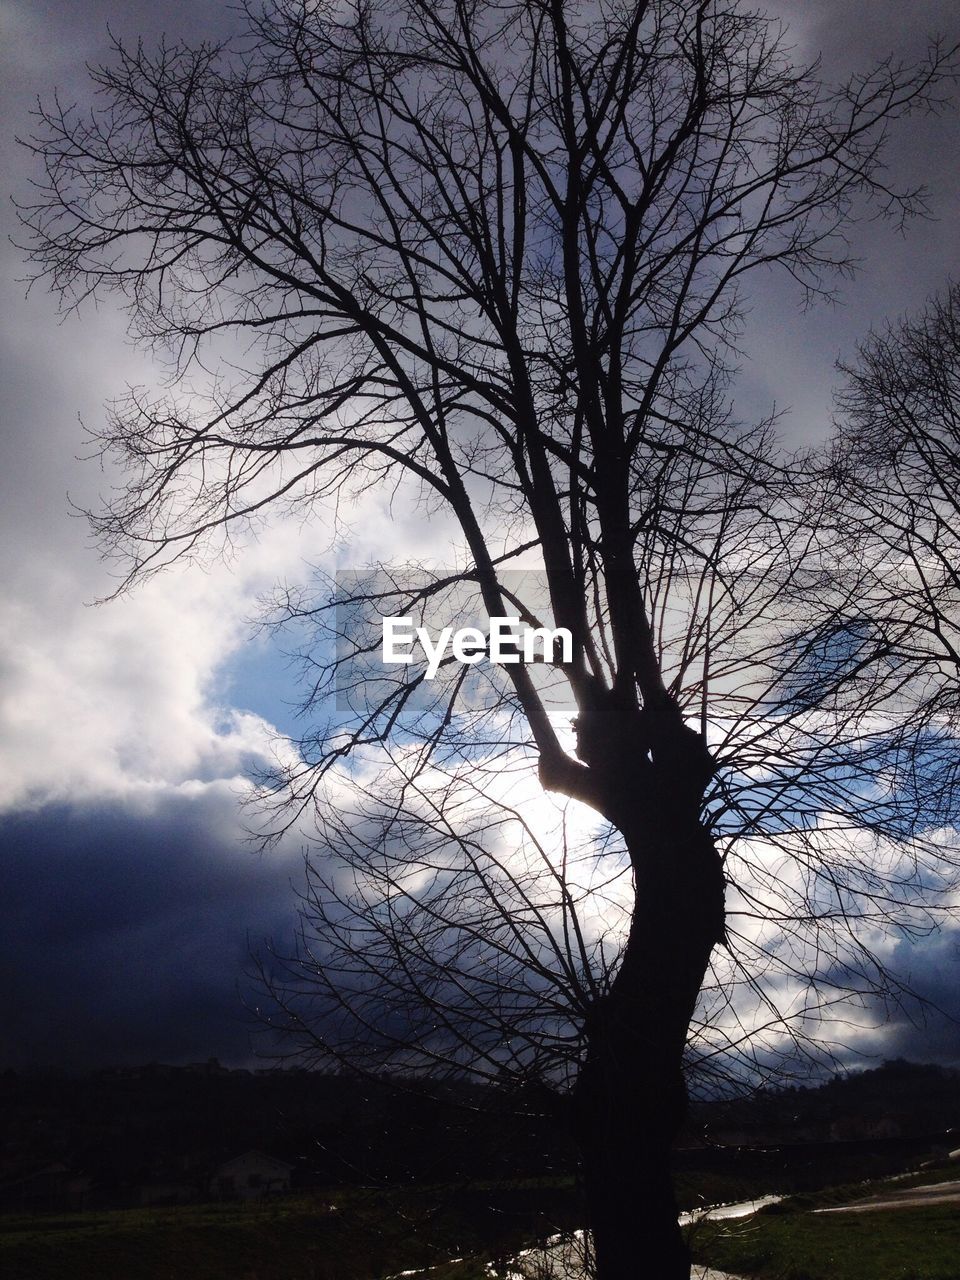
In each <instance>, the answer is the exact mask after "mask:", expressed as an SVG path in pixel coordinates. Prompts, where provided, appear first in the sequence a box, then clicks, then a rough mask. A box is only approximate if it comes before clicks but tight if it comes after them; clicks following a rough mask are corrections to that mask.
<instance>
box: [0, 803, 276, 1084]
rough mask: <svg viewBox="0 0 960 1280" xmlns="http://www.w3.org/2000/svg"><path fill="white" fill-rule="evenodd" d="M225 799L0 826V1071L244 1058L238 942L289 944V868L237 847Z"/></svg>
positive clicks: (243, 952)
mask: <svg viewBox="0 0 960 1280" xmlns="http://www.w3.org/2000/svg"><path fill="white" fill-rule="evenodd" d="M235 803H236V802H235V798H232V797H230V796H229V795H210V794H206V793H204V794H199V795H196V796H193V797H182V796H180V797H171V796H168V797H166V798H164V799H163V800H162V801H160V802H159V803H158V804H157V805H156V806H155V807H154V808H152V809H151V811H149V812H137V811H135V810H133V809H129V808H123V807H120V806H112V807H107V806H90V807H79V806H73V807H59V806H58V807H53V806H51V807H47V808H43V809H41V810H39V811H37V812H33V813H20V814H12V815H8V816H7V817H5V818H4V819H2V820H0V842H2V848H3V867H4V871H3V881H4V892H3V894H2V899H0V900H2V907H0V971H2V973H3V974H4V978H3V989H4V990H5V991H6V992H7V993H9V994H8V997H7V1000H6V1002H7V1003H8V1004H9V1007H8V1008H6V1009H5V1010H4V1013H3V1022H2V1027H3V1032H2V1035H3V1040H4V1043H3V1046H2V1048H0V1065H2V1066H8V1065H13V1066H22V1065H25V1064H28V1063H31V1062H38V1063H48V1064H49V1063H59V1064H61V1065H67V1066H83V1065H95V1064H103V1063H138V1062H147V1061H151V1060H157V1059H160V1060H165V1061H183V1060H190V1059H197V1058H206V1057H208V1056H209V1055H211V1054H218V1055H219V1056H220V1057H221V1058H222V1059H224V1060H226V1061H239V1060H244V1059H247V1058H248V1057H249V1056H250V1030H251V1023H250V1020H249V1018H248V1016H247V1015H246V1014H245V1011H244V1009H243V1006H242V1003H241V999H240V996H239V995H238V984H240V985H241V986H248V985H249V984H246V983H244V982H243V980H242V975H243V973H244V970H245V969H247V968H249V953H250V949H251V947H255V946H257V945H258V944H260V943H261V942H262V941H263V939H264V938H266V937H270V936H273V937H275V938H276V939H277V940H278V941H279V940H281V939H285V938H287V937H289V934H290V930H291V926H292V919H291V918H292V915H293V909H294V895H293V892H292V890H291V887H290V881H291V879H292V878H294V879H295V878H296V876H297V874H298V871H299V860H298V859H291V858H287V857H284V856H283V855H282V854H281V853H277V854H270V855H263V856H260V855H258V854H256V853H254V852H252V851H251V850H250V848H249V847H245V846H244V845H243V843H242V837H241V835H240V833H239V832H238V831H237V824H236V820H235ZM231 833H232V834H231Z"/></svg>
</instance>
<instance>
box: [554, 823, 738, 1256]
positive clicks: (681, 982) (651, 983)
mask: <svg viewBox="0 0 960 1280" xmlns="http://www.w3.org/2000/svg"><path fill="white" fill-rule="evenodd" d="M657 828H658V829H651V824H650V820H649V817H648V816H646V815H645V816H644V817H643V818H641V817H640V815H637V820H636V822H635V823H631V834H630V835H629V836H628V837H627V839H628V847H629V848H630V852H631V856H632V857H633V862H634V867H635V869H636V877H637V889H636V904H635V909H634V916H633V922H632V926H631V930H630V935H629V939H628V942H627V946H626V949H625V952H624V956H623V960H622V963H621V966H620V969H619V971H618V973H617V976H616V978H615V980H614V982H613V983H612V985H611V987H610V990H609V992H608V993H607V995H606V996H605V997H604V998H603V999H602V1000H601V1001H599V1002H598V1003H597V1005H596V1006H595V1007H594V1009H593V1010H592V1011H591V1013H590V1016H589V1018H588V1020H587V1025H586V1034H587V1054H586V1059H585V1062H584V1065H583V1067H582V1069H581V1072H580V1076H579V1078H578V1081H577V1086H576V1089H575V1093H574V1115H575V1124H576V1129H577V1135H576V1136H577V1142H578V1146H579V1149H580V1156H581V1169H582V1176H583V1181H584V1189H585V1194H586V1203H587V1213H588V1218H589V1226H590V1228H591V1231H592V1233H593V1240H594V1250H595V1256H596V1266H597V1277H598V1280H689V1275H690V1258H689V1254H688V1251H687V1249H686V1246H685V1244H684V1242H683V1238H682V1236H681V1233H680V1228H679V1225H678V1222H677V1217H678V1214H677V1205H676V1200H675V1197H674V1193H673V1185H672V1178H671V1172H670V1153H671V1148H672V1145H673V1142H674V1140H675V1138H676V1136H677V1133H678V1131H679V1129H680V1127H681V1125H682V1123H683V1119H684V1115H685V1111H686V1088H685V1085H684V1080H683V1074H682V1059H683V1050H684V1045H685V1043H686V1038H687V1033H688V1029H689V1025H690V1019H691V1017H692V1016H693V1011H694V1008H695V1005H696V1000H697V996H698V994H699V991H700V987H701V985H702V982H703V977H704V974H705V972H706V968H707V964H708V962H709V959H710V952H711V950H712V949H713V946H714V944H715V943H716V942H718V941H720V940H721V938H722V937H723V874H722V868H721V865H720V861H719V857H718V855H717V853H716V850H715V848H714V846H713V843H712V841H711V840H710V838H709V836H708V835H707V833H706V832H705V831H704V830H703V828H702V826H701V825H700V823H699V821H697V820H693V821H691V822H686V823H677V821H676V818H675V815H674V817H673V818H671V819H667V820H666V821H665V820H664V818H663V816H662V814H661V815H660V817H659V818H658V820H657Z"/></svg>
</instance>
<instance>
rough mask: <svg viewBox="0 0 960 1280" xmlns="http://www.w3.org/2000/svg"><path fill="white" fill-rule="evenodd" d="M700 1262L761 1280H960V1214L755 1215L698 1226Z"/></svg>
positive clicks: (952, 1209) (942, 1208) (945, 1208)
mask: <svg viewBox="0 0 960 1280" xmlns="http://www.w3.org/2000/svg"><path fill="white" fill-rule="evenodd" d="M690 1243H691V1246H692V1248H693V1251H694V1257H695V1258H696V1260H697V1261H698V1262H709V1263H710V1264H711V1265H713V1266H716V1267H719V1268H721V1269H722V1270H725V1271H732V1272H733V1273H734V1274H739V1275H742V1276H749V1277H751V1278H752V1277H757V1278H758V1280H960V1211H958V1209H957V1206H956V1205H929V1206H925V1207H924V1208H917V1209H893V1210H889V1211H885V1212H873V1213H827V1214H814V1213H803V1212H801V1213H781V1214H766V1213H758V1214H756V1215H755V1216H754V1217H752V1218H747V1219H741V1220H735V1221H732V1222H704V1223H700V1224H699V1225H698V1226H697V1227H696V1228H695V1229H694V1230H693V1231H692V1232H691V1238H690Z"/></svg>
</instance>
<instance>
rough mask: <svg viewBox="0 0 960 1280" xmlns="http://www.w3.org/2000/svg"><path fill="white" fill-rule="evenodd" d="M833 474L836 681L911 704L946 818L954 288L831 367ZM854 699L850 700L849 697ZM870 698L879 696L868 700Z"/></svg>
mask: <svg viewBox="0 0 960 1280" xmlns="http://www.w3.org/2000/svg"><path fill="white" fill-rule="evenodd" d="M842 372H843V373H844V374H845V377H846V381H845V385H844V387H843V388H842V390H841V392H840V394H839V396H838V410H839V423H840V430H839V433H838V437H837V442H836V445H835V447H834V450H833V456H832V459H831V463H832V467H831V475H830V479H831V481H832V485H833V492H834V506H835V508H836V510H837V512H838V514H839V522H838V525H837V526H836V528H837V531H838V533H839V534H840V536H841V538H842V542H841V544H840V545H842V546H845V547H848V548H849V547H850V546H851V545H856V547H857V552H858V554H857V557H856V561H857V562H858V563H859V564H860V565H861V573H860V575H859V583H858V591H857V598H856V600H855V601H853V602H851V604H850V606H849V607H848V608H847V609H846V610H845V611H844V613H843V614H842V615H841V619H840V624H839V625H840V626H841V627H844V626H845V627H846V631H847V635H848V636H849V637H852V639H851V640H848V643H847V644H846V645H841V646H838V652H842V653H843V655H844V661H843V662H841V663H839V664H838V666H837V671H836V680H837V683H838V685H840V686H841V687H844V688H845V689H846V687H847V686H849V685H850V684H852V683H856V682H858V681H859V682H861V683H862V682H863V681H873V682H875V683H876V684H877V685H879V687H880V689H882V693H883V698H884V701H885V704H886V705H887V708H888V710H889V711H890V713H891V714H894V715H895V712H896V710H897V709H899V710H900V711H901V713H902V711H903V710H904V709H906V710H907V712H908V720H909V732H910V734H911V741H912V743H913V744H914V746H913V747H912V749H908V750H905V751H904V761H909V760H910V759H916V758H918V756H920V753H921V752H922V754H923V760H924V767H923V768H922V769H921V770H920V776H921V778H922V784H921V785H922V786H923V788H924V795H923V797H922V803H923V805H924V806H925V808H926V809H927V811H928V813H930V814H936V813H939V814H940V816H941V817H942V818H943V820H944V821H950V820H952V819H953V818H954V817H955V814H956V802H957V796H958V791H957V787H958V782H960V773H958V767H957V758H956V735H957V733H958V730H960V683H958V680H960V287H958V286H957V285H952V286H951V287H950V288H949V289H948V290H947V291H946V293H945V294H944V296H943V297H942V298H938V299H935V300H934V301H933V302H932V303H931V305H930V307H929V308H928V309H927V311H926V312H925V313H924V314H922V315H920V316H918V317H916V318H908V319H905V320H902V321H900V322H899V323H897V324H889V325H887V326H886V328H885V329H883V330H881V331H879V332H876V333H873V334H871V335H870V337H869V338H868V340H867V341H866V342H865V343H864V344H863V345H862V346H861V348H860V351H859V356H858V359H857V360H856V362H854V363H852V364H850V365H849V366H842ZM855 696H856V695H855ZM872 701H873V704H874V706H875V707H877V706H878V703H879V701H880V700H879V698H878V697H877V695H876V694H875V695H874V696H873V699H872Z"/></svg>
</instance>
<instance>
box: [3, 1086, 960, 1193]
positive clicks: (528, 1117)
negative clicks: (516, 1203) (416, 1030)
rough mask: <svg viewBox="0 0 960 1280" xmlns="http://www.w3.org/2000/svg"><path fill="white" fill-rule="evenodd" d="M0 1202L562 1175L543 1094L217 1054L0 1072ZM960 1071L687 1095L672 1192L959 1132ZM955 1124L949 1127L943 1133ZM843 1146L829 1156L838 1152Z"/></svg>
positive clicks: (828, 1167)
mask: <svg viewBox="0 0 960 1280" xmlns="http://www.w3.org/2000/svg"><path fill="white" fill-rule="evenodd" d="M0 1106H2V1131H3V1135H4V1137H3V1150H2V1156H0V1210H2V1211H7V1212H9V1211H19V1210H24V1209H38V1210H41V1211H42V1210H46V1209H50V1210H63V1209H68V1208H76V1209H83V1208H91V1207H96V1208H100V1207H125V1206H129V1205H138V1204H150V1203H163V1202H165V1201H166V1202H174V1201H188V1200H195V1201H202V1200H205V1199H210V1198H216V1196H217V1195H218V1192H217V1188H216V1173H217V1169H218V1167H219V1166H220V1165H221V1164H222V1163H223V1162H225V1161H228V1160H231V1159H233V1158H235V1157H237V1156H239V1155H241V1154H242V1153H244V1152H246V1151H250V1150H255V1151H259V1152H262V1153H264V1154H265V1155H268V1156H271V1157H274V1158H276V1159H279V1160H282V1161H285V1162H286V1163H287V1164H289V1165H290V1166H291V1178H290V1191H291V1192H298V1191H300V1192H309V1191H312V1190H316V1189H320V1188H332V1187H338V1186H344V1187H346V1186H399V1185H411V1184H446V1185H466V1184H474V1185H476V1184H486V1185H488V1186H489V1185H494V1184H498V1183H503V1184H510V1183H514V1184H516V1183H520V1182H525V1183H529V1184H534V1183H537V1184H539V1187H540V1194H541V1197H542V1192H543V1189H544V1188H549V1187H550V1186H554V1187H556V1188H561V1187H564V1186H565V1187H566V1188H567V1191H566V1193H565V1194H566V1195H567V1196H569V1195H572V1194H574V1193H573V1192H572V1191H571V1190H570V1188H571V1186H572V1183H573V1180H574V1170H575V1159H574V1154H573V1151H572V1149H571V1147H570V1145H569V1143H568V1142H567V1141H566V1139H565V1137H564V1136H563V1135H564V1134H565V1132H566V1129H565V1126H563V1125H561V1124H558V1123H557V1117H556V1116H555V1115H553V1114H552V1113H551V1111H550V1110H549V1109H547V1108H544V1107H543V1106H542V1105H541V1099H540V1098H538V1097H534V1096H530V1097H525V1096H524V1095H523V1094H522V1093H520V1092H518V1091H516V1090H512V1091H510V1092H500V1091H497V1090H494V1089H489V1088H487V1089H483V1088H479V1087H477V1086H473V1085H465V1084H457V1083H454V1082H448V1083H446V1084H444V1085H438V1084H437V1083H436V1082H431V1083H430V1084H426V1083H424V1082H416V1081H407V1082H405V1083H404V1084H403V1085H402V1086H401V1087H398V1086H397V1084H396V1082H395V1081H394V1082H391V1081H388V1080H382V1081H378V1080H358V1079H356V1078H353V1077H349V1076H345V1075H323V1074H319V1073H316V1072H309V1071H305V1070H293V1069H290V1070H282V1071H270V1072H263V1073H252V1072H249V1071H231V1070H228V1069H226V1068H223V1067H220V1066H219V1064H217V1063H216V1062H215V1061H212V1062H210V1063H205V1064H197V1065H195V1066H191V1067H172V1066H161V1065H158V1064H152V1065H149V1066H145V1067H140V1068H123V1069H116V1070H103V1071H99V1072H96V1073H92V1074H86V1075H77V1076H68V1075H63V1074H54V1073H45V1072H40V1071H36V1072H26V1073H23V1074H20V1075H17V1074H14V1073H13V1072H7V1073H6V1074H5V1075H4V1076H3V1077H0ZM958 1127H960V1071H957V1070H951V1069H948V1068H943V1067H937V1066H923V1065H915V1064H911V1063H906V1062H900V1061H897V1062H889V1063H885V1064H884V1065H883V1066H882V1067H880V1068H877V1069H875V1070H871V1071H864V1072H861V1073H857V1074H852V1075H848V1076H837V1077H835V1078H834V1079H832V1080H830V1081H828V1082H827V1083H825V1084H823V1085H821V1086H819V1087H816V1088H806V1089H804V1088H787V1089H779V1090H769V1091H762V1092H760V1093H756V1094H753V1095H750V1096H748V1097H743V1098H739V1099H732V1100H728V1101H724V1102H715V1103H700V1104H697V1105H695V1106H694V1107H693V1109H692V1114H691V1118H690V1123H689V1125H688V1127H687V1130H686V1132H685V1134H684V1135H683V1136H682V1137H681V1139H680V1142H679V1144H678V1151H677V1153H676V1164H677V1168H678V1170H679V1171H680V1172H681V1173H682V1174H683V1182H684V1184H685V1190H686V1194H685V1195H683V1199H684V1200H686V1201H688V1202H689V1203H690V1204H696V1203H697V1202H698V1201H702V1199H708V1200H709V1199H714V1198H721V1197H722V1196H723V1195H724V1192H723V1188H722V1187H719V1186H718V1184H717V1178H718V1177H725V1176H726V1177H729V1178H730V1179H731V1182H730V1186H731V1188H732V1197H731V1198H733V1197H735V1195H736V1189H737V1187H738V1186H739V1185H740V1182H739V1181H738V1180H742V1182H743V1187H744V1192H745V1193H748V1192H749V1191H750V1190H751V1189H753V1188H754V1187H755V1186H756V1187H758V1188H762V1189H770V1190H795V1189H807V1188H810V1187H814V1186H818V1185H822V1184H823V1183H824V1182H826V1181H830V1180H831V1178H832V1177H833V1175H834V1174H835V1172H836V1171H837V1170H838V1169H840V1168H841V1166H842V1169H843V1172H844V1177H845V1178H847V1177H850V1178H852V1177H856V1176H866V1174H868V1173H872V1172H892V1171H895V1170H896V1168H898V1167H900V1166H905V1165H906V1164H908V1163H910V1162H911V1161H915V1160H917V1159H920V1158H922V1157H924V1156H926V1155H936V1154H938V1153H939V1154H942V1153H943V1152H944V1151H946V1150H948V1149H950V1148H951V1146H952V1147H960V1131H958ZM951 1130H953V1131H954V1132H953V1135H951V1133H950V1131H951ZM838 1161H839V1163H838Z"/></svg>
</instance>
